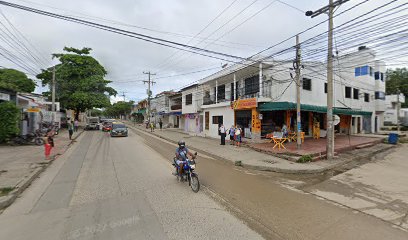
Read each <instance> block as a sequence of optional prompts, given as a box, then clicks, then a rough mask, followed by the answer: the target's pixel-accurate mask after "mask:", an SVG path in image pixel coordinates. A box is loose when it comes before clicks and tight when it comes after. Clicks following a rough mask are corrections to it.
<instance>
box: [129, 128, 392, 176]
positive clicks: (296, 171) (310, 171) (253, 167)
mask: <svg viewBox="0 0 408 240" xmlns="http://www.w3.org/2000/svg"><path fill="white" fill-rule="evenodd" d="M127 125H128V127H130V128H132V129H134V130H136V131H138V132H141V133H143V134H145V135H153V136H155V137H158V138H161V139H164V140H166V141H169V142H171V143H175V144H177V141H174V140H172V139H169V138H166V137H163V136H160V135H157V134H155V133H154V132H148V131H144V130H141V129H138V128H137V127H134V126H130V125H129V124H127ZM394 147H395V146H394V145H391V146H387V147H385V148H383V149H379V150H376V151H373V152H371V153H369V154H367V155H365V156H357V157H353V158H350V159H347V160H345V161H342V162H338V163H335V164H333V165H330V166H326V167H321V168H319V169H284V168H278V167H273V166H270V167H269V166H268V167H267V166H257V165H251V164H246V163H244V162H242V164H241V166H242V167H244V168H247V169H251V170H258V171H265V172H276V173H287V174H318V173H323V172H326V171H329V170H331V169H333V168H337V167H340V166H342V165H345V164H347V163H350V162H352V161H356V160H359V159H362V158H371V157H373V156H374V155H376V154H378V153H380V152H384V151H387V150H389V149H391V148H394ZM189 148H190V149H192V150H194V151H197V152H202V153H204V154H206V155H208V156H210V157H212V158H215V159H219V160H222V161H224V162H227V163H230V164H231V165H234V162H233V161H231V160H229V159H226V158H224V157H221V156H218V155H215V154H212V153H210V152H207V151H205V150H201V149H197V148H194V147H189ZM252 150H253V151H255V150H254V149H252ZM288 161H289V160H288Z"/></svg>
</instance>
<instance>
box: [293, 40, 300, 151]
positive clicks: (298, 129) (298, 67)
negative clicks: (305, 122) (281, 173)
mask: <svg viewBox="0 0 408 240" xmlns="http://www.w3.org/2000/svg"><path fill="white" fill-rule="evenodd" d="M300 58H301V52H300V42H299V35H296V60H295V66H294V67H295V70H296V103H297V104H296V132H297V144H296V147H297V149H300V148H301V145H302V139H301V136H300V134H301V122H300V121H301V118H300V67H301V59H300Z"/></svg>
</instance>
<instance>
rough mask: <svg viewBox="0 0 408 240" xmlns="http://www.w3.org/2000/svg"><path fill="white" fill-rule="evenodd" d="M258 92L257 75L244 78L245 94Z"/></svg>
mask: <svg viewBox="0 0 408 240" xmlns="http://www.w3.org/2000/svg"><path fill="white" fill-rule="evenodd" d="M258 92H259V75H255V76H253V77H250V78H247V79H245V95H251V94H255V93H258Z"/></svg>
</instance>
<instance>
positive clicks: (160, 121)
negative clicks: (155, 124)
mask: <svg viewBox="0 0 408 240" xmlns="http://www.w3.org/2000/svg"><path fill="white" fill-rule="evenodd" d="M159 126H160V130H162V127H163V122H162V119H161V118H160V119H159Z"/></svg>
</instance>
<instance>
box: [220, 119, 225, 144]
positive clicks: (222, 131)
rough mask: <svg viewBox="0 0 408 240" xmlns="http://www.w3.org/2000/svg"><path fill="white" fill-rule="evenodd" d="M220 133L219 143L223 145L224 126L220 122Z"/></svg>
mask: <svg viewBox="0 0 408 240" xmlns="http://www.w3.org/2000/svg"><path fill="white" fill-rule="evenodd" d="M220 134H221V144H220V145H225V127H224V124H221V127H220Z"/></svg>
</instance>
